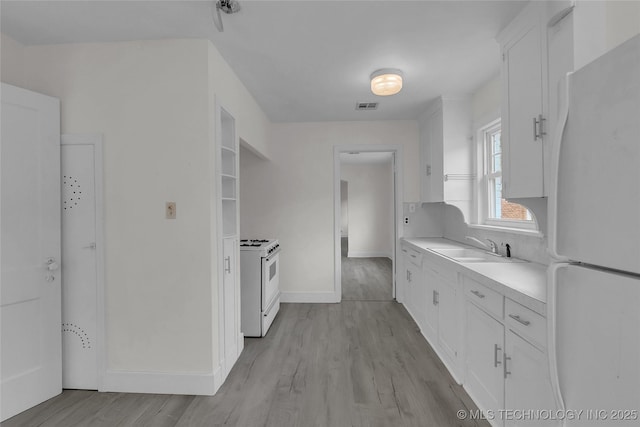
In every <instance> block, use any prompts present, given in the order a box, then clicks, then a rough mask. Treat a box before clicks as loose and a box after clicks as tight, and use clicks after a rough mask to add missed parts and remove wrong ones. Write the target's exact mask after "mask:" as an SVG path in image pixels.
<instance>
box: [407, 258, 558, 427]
mask: <svg viewBox="0 0 640 427" xmlns="http://www.w3.org/2000/svg"><path fill="white" fill-rule="evenodd" d="M400 265H401V269H400V270H399V271H400V272H401V277H400V280H399V283H401V284H402V288H403V289H402V293H401V295H402V298H403V299H402V302H403V303H404V304H405V307H406V308H407V311H409V314H410V315H411V316H412V317H413V319H414V320H415V322H416V323H417V324H418V326H419V327H420V330H421V331H422V334H423V335H424V337H425V338H426V339H427V341H429V344H431V347H432V348H433V349H434V351H435V352H436V353H437V355H438V356H439V357H440V359H441V360H442V362H443V363H444V365H445V366H446V367H447V369H448V370H449V372H450V373H451V375H452V376H453V377H454V379H455V380H456V381H457V382H458V383H460V384H462V385H463V386H464V388H465V389H466V390H467V392H468V393H469V395H470V396H471V398H472V399H473V401H474V402H475V403H476V405H477V406H478V408H479V409H480V410H482V411H483V415H484V416H485V417H486V418H487V420H488V421H489V422H490V423H491V425H493V426H495V427H516V426H527V427H530V426H545V427H549V426H559V425H561V422H559V421H557V420H553V419H550V418H554V416H555V415H557V414H556V412H555V411H556V409H557V407H556V404H555V398H554V393H553V388H552V385H551V380H550V373H549V367H548V366H549V364H548V361H547V359H548V358H547V353H546V324H547V321H546V319H545V317H544V316H541V315H540V314H538V313H537V312H535V311H532V310H531V309H529V308H527V307H525V306H523V305H521V304H519V303H517V302H515V301H513V300H511V299H510V298H507V297H505V294H504V293H502V292H499V289H500V288H493V289H490V288H489V287H487V286H485V285H483V284H482V283H479V282H477V281H475V280H473V279H471V278H469V277H467V276H466V275H465V270H464V269H460V267H459V266H457V265H456V264H454V263H452V262H450V261H444V260H442V258H439V257H435V256H434V255H432V254H430V253H429V252H426V253H423V252H420V251H417V250H415V249H413V248H411V247H405V246H403V247H402V260H401V262H400ZM496 289H498V290H496ZM556 418H557V417H556Z"/></svg>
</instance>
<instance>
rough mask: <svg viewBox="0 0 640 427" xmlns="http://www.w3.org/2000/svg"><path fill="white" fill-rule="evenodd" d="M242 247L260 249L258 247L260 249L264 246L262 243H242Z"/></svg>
mask: <svg viewBox="0 0 640 427" xmlns="http://www.w3.org/2000/svg"><path fill="white" fill-rule="evenodd" d="M245 241H246V240H245ZM240 246H251V247H254V248H258V247H260V246H262V245H260V243H242V244H241V245H240Z"/></svg>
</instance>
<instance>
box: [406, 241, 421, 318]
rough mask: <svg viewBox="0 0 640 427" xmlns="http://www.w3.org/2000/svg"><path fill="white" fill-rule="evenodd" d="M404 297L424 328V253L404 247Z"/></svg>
mask: <svg viewBox="0 0 640 427" xmlns="http://www.w3.org/2000/svg"><path fill="white" fill-rule="evenodd" d="M402 255H403V256H402V267H403V270H402V276H401V280H402V284H403V289H402V298H403V301H402V302H403V303H404V306H405V307H406V309H407V311H408V312H409V314H411V316H412V317H413V320H415V322H416V323H417V324H418V326H419V327H420V328H421V329H422V328H423V327H424V312H425V309H424V307H425V305H426V299H425V296H424V295H425V289H424V280H423V277H422V253H420V252H419V251H416V250H414V249H411V248H407V247H404V246H403V247H402Z"/></svg>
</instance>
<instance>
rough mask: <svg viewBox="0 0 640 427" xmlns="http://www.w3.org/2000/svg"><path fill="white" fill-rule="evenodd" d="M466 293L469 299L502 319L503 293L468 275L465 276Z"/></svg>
mask: <svg viewBox="0 0 640 427" xmlns="http://www.w3.org/2000/svg"><path fill="white" fill-rule="evenodd" d="M464 293H465V295H466V297H467V299H468V300H469V301H473V302H474V303H475V304H476V305H478V306H480V307H482V308H484V309H485V310H487V311H488V312H489V313H491V314H493V315H494V316H496V317H497V318H498V319H502V317H503V312H502V308H503V303H504V297H503V296H502V295H500V294H499V293H497V292H496V291H494V290H491V289H489V288H487V287H486V286H484V285H482V284H480V283H478V282H476V281H475V280H472V279H469V278H468V277H465V278H464Z"/></svg>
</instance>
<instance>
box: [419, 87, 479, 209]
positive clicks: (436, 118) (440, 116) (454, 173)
mask: <svg viewBox="0 0 640 427" xmlns="http://www.w3.org/2000/svg"><path fill="white" fill-rule="evenodd" d="M419 122H420V189H421V201H422V202H446V203H449V204H452V205H455V206H458V207H459V208H460V209H461V210H462V212H463V214H464V215H465V216H466V215H467V213H468V212H469V209H470V206H471V197H472V194H473V186H472V183H473V179H474V177H473V174H472V158H473V157H472V152H471V146H472V144H471V101H470V98H468V97H458V98H446V97H440V98H438V99H437V100H435V101H434V102H433V103H432V104H431V105H430V106H429V108H428V109H427V111H426V112H425V113H424V114H423V115H422V116H421V118H420V121H419Z"/></svg>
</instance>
